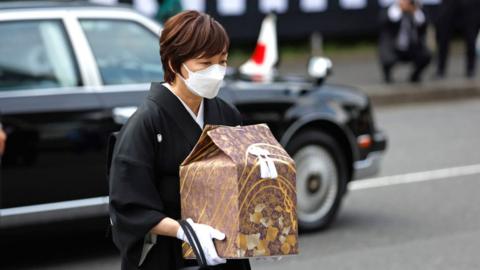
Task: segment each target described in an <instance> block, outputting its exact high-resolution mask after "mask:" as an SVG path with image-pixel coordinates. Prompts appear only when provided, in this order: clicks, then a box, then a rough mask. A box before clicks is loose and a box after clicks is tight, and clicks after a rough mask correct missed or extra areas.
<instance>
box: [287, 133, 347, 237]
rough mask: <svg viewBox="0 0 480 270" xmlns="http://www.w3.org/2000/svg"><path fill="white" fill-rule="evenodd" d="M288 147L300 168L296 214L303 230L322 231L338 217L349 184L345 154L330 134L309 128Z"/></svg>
mask: <svg viewBox="0 0 480 270" xmlns="http://www.w3.org/2000/svg"><path fill="white" fill-rule="evenodd" d="M286 150H287V151H288V153H290V154H291V155H292V157H293V159H294V160H295V163H296V168H297V181H296V183H297V184H296V185H297V216H298V224H299V227H300V229H301V230H302V231H314V230H323V229H326V228H328V227H329V226H330V225H331V224H332V222H333V221H334V220H335V218H336V215H337V212H338V209H339V208H340V204H341V201H342V197H343V194H344V192H345V187H346V183H347V177H348V173H347V165H346V157H345V156H344V154H343V151H342V149H341V147H340V145H339V144H338V143H337V142H336V141H335V139H333V138H332V137H331V136H330V135H328V134H326V133H324V132H321V131H317V130H306V131H303V132H301V133H300V134H298V135H297V136H295V137H294V138H293V139H292V140H291V141H290V143H289V144H288V145H287V147H286Z"/></svg>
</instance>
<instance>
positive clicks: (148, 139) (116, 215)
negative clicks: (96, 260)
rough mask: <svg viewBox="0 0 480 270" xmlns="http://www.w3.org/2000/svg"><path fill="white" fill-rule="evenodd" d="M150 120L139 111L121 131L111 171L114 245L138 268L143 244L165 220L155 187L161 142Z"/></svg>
mask: <svg viewBox="0 0 480 270" xmlns="http://www.w3.org/2000/svg"><path fill="white" fill-rule="evenodd" d="M151 118H152V114H151V113H149V112H148V111H146V110H145V109H143V108H142V107H140V108H139V110H138V111H137V112H136V113H135V114H134V115H132V117H131V118H130V119H129V120H128V121H127V123H126V124H125V125H124V126H123V127H122V129H121V131H120V133H119V135H118V139H117V142H116V144H115V147H114V152H113V157H112V165H111V168H110V172H111V173H110V179H109V184H110V186H109V193H110V204H109V212H110V218H111V221H112V236H113V241H114V243H115V245H116V246H117V247H118V248H119V250H120V253H121V255H122V257H124V258H126V259H127V260H128V261H130V262H131V263H132V264H135V265H138V264H139V262H140V261H141V257H143V256H144V255H143V256H142V253H144V252H142V249H143V245H144V240H145V238H146V237H148V235H149V233H150V230H151V229H152V228H153V227H154V226H155V225H156V224H158V223H159V222H160V221H161V220H162V219H163V218H165V214H164V213H163V211H164V206H163V203H162V199H161V198H160V195H159V193H158V191H157V188H156V185H155V173H154V172H155V170H154V164H155V152H156V150H155V149H156V148H157V145H155V144H158V142H157V140H156V133H157V132H156V130H155V129H154V126H153V123H154V121H152V119H151ZM142 261H143V259H142Z"/></svg>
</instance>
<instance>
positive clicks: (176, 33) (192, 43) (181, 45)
mask: <svg viewBox="0 0 480 270" xmlns="http://www.w3.org/2000/svg"><path fill="white" fill-rule="evenodd" d="M229 46H230V40H229V38H228V35H227V32H226V31H225V29H223V27H222V25H220V23H218V22H217V21H216V20H215V19H213V18H212V17H210V16H209V15H207V14H205V13H201V12H198V11H193V10H189V11H183V12H181V13H179V14H177V15H175V16H173V17H171V18H169V19H168V20H167V21H166V22H165V25H164V28H163V30H162V33H161V35H160V58H161V60H162V65H163V69H164V75H163V78H164V80H165V82H168V83H172V82H173V81H174V80H175V73H180V68H181V66H182V63H184V62H185V61H187V60H189V59H194V58H199V57H212V56H214V55H217V54H220V53H224V52H227V50H228V48H229ZM169 63H170V65H169Z"/></svg>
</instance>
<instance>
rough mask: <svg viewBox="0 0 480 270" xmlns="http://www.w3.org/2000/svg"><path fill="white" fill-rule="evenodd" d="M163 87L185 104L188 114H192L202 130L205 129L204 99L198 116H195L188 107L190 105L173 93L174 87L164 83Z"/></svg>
mask: <svg viewBox="0 0 480 270" xmlns="http://www.w3.org/2000/svg"><path fill="white" fill-rule="evenodd" d="M162 85H163V86H165V87H166V88H167V89H168V90H170V91H171V92H172V93H173V94H174V95H175V96H176V97H177V98H178V100H180V102H181V103H182V104H183V106H184V107H185V109H186V110H187V112H188V113H190V115H191V116H192V118H193V120H195V122H196V123H197V124H198V125H199V126H200V128H202V129H203V125H204V116H203V115H204V112H203V111H204V109H203V100H204V99H203V98H202V102H200V107H199V108H198V115H195V113H194V112H193V111H192V110H191V109H190V107H188V105H187V104H186V103H185V102H183V100H182V99H181V98H180V97H178V96H177V95H176V94H175V92H173V91H172V86H171V85H170V84H169V83H166V82H165V83H162Z"/></svg>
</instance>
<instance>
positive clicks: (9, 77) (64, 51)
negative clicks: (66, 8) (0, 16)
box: [0, 20, 80, 91]
mask: <svg viewBox="0 0 480 270" xmlns="http://www.w3.org/2000/svg"><path fill="white" fill-rule="evenodd" d="M0 37H1V38H0V91H6V90H15V89H38V88H51V87H71V86H77V85H79V84H80V82H79V76H78V70H77V68H76V64H75V61H74V59H73V56H72V50H71V47H70V44H69V42H68V40H67V35H66V32H65V29H64V28H63V24H62V22H61V21H60V20H51V21H21V22H20V21H16V22H0Z"/></svg>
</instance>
